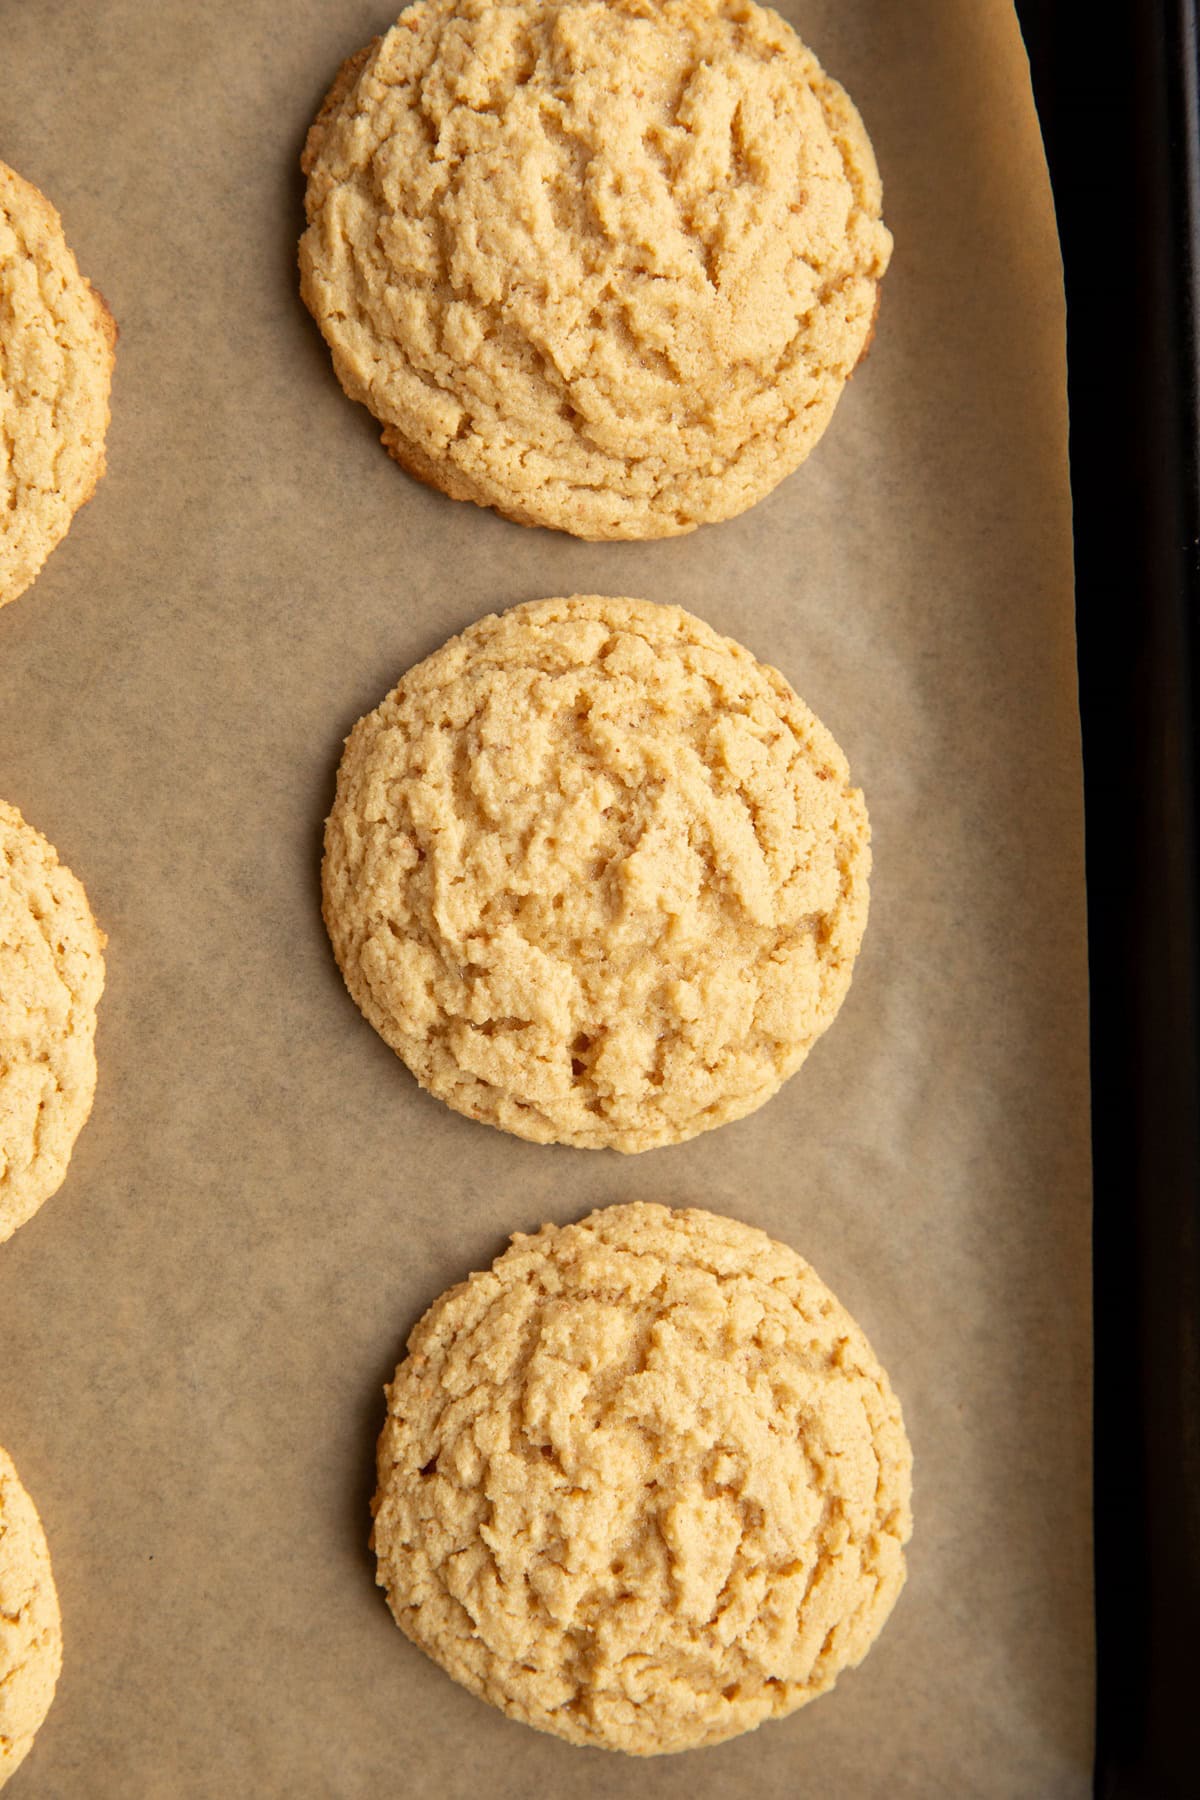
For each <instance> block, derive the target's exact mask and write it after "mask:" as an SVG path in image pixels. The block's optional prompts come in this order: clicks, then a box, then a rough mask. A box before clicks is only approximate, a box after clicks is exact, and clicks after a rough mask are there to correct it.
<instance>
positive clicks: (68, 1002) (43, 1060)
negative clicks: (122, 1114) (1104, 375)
mask: <svg viewBox="0 0 1200 1800" xmlns="http://www.w3.org/2000/svg"><path fill="white" fill-rule="evenodd" d="M104 942H105V939H104V933H103V932H102V931H101V930H100V929H99V927H98V926H97V924H96V921H95V920H94V919H93V917H92V915H91V911H90V909H89V907H88V903H87V895H86V894H85V893H84V891H83V888H82V886H81V884H80V883H79V882H78V881H77V880H76V878H75V876H74V875H72V873H71V871H70V869H67V868H64V867H63V865H62V864H61V863H60V862H59V860H58V853H57V851H55V850H54V848H53V847H52V845H50V844H48V843H47V842H46V840H45V838H44V837H43V836H42V835H41V833H40V832H37V831H35V830H34V829H33V827H32V826H31V825H27V824H26V823H25V821H24V819H23V818H22V817H21V815H20V813H19V812H18V811H17V809H16V808H15V807H14V806H7V805H5V803H4V802H3V801H0V1243H3V1242H4V1240H5V1238H8V1237H11V1236H12V1234H13V1232H14V1231H15V1230H16V1229H17V1226H18V1225H23V1224H24V1223H25V1221H26V1220H27V1219H29V1218H32V1216H33V1214H34V1213H35V1212H36V1211H37V1209H38V1207H39V1206H40V1205H41V1204H42V1202H43V1200H48V1199H49V1198H50V1196H51V1194H53V1193H55V1192H56V1191H57V1190H58V1188H60V1187H61V1186H62V1183H63V1179H64V1177H65V1176H66V1173H67V1164H68V1162H69V1161H70V1158H71V1151H72V1149H73V1148H74V1144H75V1139H76V1138H77V1137H78V1135H79V1133H80V1131H81V1129H82V1128H83V1125H84V1123H85V1122H86V1120H87V1116H88V1114H89V1113H90V1112H91V1110H92V1096H93V1095H94V1093H95V1091H96V1053H95V1047H94V1046H95V1035H96V1005H97V1002H98V1001H99V999H100V994H101V990H102V989H103V987H104V955H103V950H104Z"/></svg>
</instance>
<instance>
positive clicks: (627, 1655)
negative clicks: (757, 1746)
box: [372, 1206, 912, 1756]
mask: <svg viewBox="0 0 1200 1800" xmlns="http://www.w3.org/2000/svg"><path fill="white" fill-rule="evenodd" d="M408 1348H409V1355H408V1358H407V1359H406V1360H405V1361H404V1362H402V1363H401V1364H400V1366H399V1368H398V1369H397V1370H396V1375H395V1379H394V1380H393V1382H392V1385H391V1387H390V1388H389V1389H388V1390H387V1395H388V1418H387V1423H386V1425H385V1426H384V1429H383V1434H382V1436H381V1437H380V1440H379V1486H378V1491H377V1493H376V1496H375V1502H374V1515H375V1528H374V1533H373V1539H372V1541H373V1544H374V1548H375V1552H376V1555H377V1557H378V1564H379V1566H378V1580H379V1583H380V1585H381V1586H382V1587H385V1588H386V1589H387V1595H388V1604H389V1606H390V1607H391V1609H392V1612H393V1614H394V1616H395V1619H396V1622H397V1624H398V1625H399V1626H400V1627H401V1629H402V1630H403V1631H405V1632H406V1633H407V1634H408V1636H409V1637H410V1638H411V1639H412V1640H413V1642H414V1643H415V1644H417V1645H418V1646H419V1647H420V1648H421V1649H422V1650H424V1651H425V1653H426V1654H427V1655H428V1656H431V1657H433V1659H434V1661H435V1662H438V1663H440V1664H441V1666H442V1667H443V1668H444V1669H445V1670H446V1671H447V1672H448V1673H449V1674H451V1675H453V1677H454V1679H455V1680H456V1681H460V1682H461V1683H462V1684H463V1686H464V1687H467V1688H470V1690H471V1692H472V1693H474V1694H478V1695H479V1696H480V1698H481V1699H484V1700H489V1701H490V1702H491V1703H492V1705H493V1706H498V1707H500V1708H501V1710H502V1711H504V1712H506V1713H508V1714H509V1715H510V1716H511V1717H513V1718H515V1719H521V1720H523V1721H524V1722H525V1723H526V1724H528V1725H534V1726H536V1727H537V1728H538V1729H539V1730H541V1731H550V1732H554V1733H555V1734H556V1735H557V1736H559V1737H563V1738H567V1739H568V1740H569V1741H570V1742H571V1743H575V1744H593V1745H596V1746H598V1747H600V1748H601V1749H605V1750H625V1751H628V1752H630V1753H631V1754H633V1755H637V1756H654V1755H658V1754H660V1753H662V1752H664V1751H671V1750H689V1749H692V1748H694V1747H696V1746H699V1745H702V1744H717V1743H720V1742H721V1740H722V1739H724V1738H728V1737H733V1736H734V1735H735V1734H736V1733H737V1732H740V1731H748V1730H750V1729H752V1728H753V1727H754V1726H756V1725H758V1724H760V1723H761V1722H762V1721H763V1720H764V1719H770V1718H780V1717H782V1716H783V1715H784V1714H785V1713H790V1712H793V1711H794V1710H795V1709H796V1708H797V1707H798V1706H803V1705H804V1704H805V1703H806V1702H807V1701H809V1700H812V1699H814V1698H815V1697H816V1695H818V1694H822V1693H824V1692H825V1691H826V1689H828V1688H830V1687H832V1686H833V1683H834V1681H835V1680H836V1679H837V1676H838V1675H839V1673H840V1672H841V1671H842V1670H843V1669H845V1668H848V1667H851V1666H853V1665H854V1664H856V1663H858V1662H861V1660H862V1658H863V1657H864V1656H865V1655H866V1653H867V1651H868V1650H869V1649H870V1647H871V1645H872V1643H873V1642H874V1640H875V1638H876V1636H877V1634H878V1633H879V1631H880V1629H881V1628H882V1626H883V1624H884V1622H885V1620H886V1619H887V1616H888V1614H889V1613H890V1612H891V1609H892V1606H893V1604H894V1603H895V1600H896V1597H897V1595H898V1594H899V1592H900V1589H901V1586H902V1585H903V1582H904V1550H903V1546H904V1545H905V1543H906V1542H907V1541H908V1537H909V1534H910V1532H911V1529H912V1519H911V1514H910V1508H909V1495H910V1487H911V1473H912V1454H911V1451H910V1449H909V1445H908V1439H907V1437H906V1436H905V1432H904V1423H903V1420H902V1418H901V1414H900V1406H899V1403H898V1401H897V1400H896V1397H895V1395H894V1394H893V1393H892V1390H891V1387H890V1385H889V1383H888V1378H887V1376H886V1375H885V1374H884V1372H883V1370H882V1369H881V1368H880V1366H879V1364H878V1362H877V1361H876V1359H875V1356H874V1354H873V1352H872V1350H871V1347H870V1345H869V1344H868V1343H867V1340H866V1338H865V1337H864V1336H863V1334H862V1332H861V1331H860V1330H859V1328H858V1326H857V1325H856V1324H855V1323H854V1321H853V1320H852V1319H851V1318H850V1316H849V1314H848V1313H846V1312H845V1310H844V1309H843V1308H842V1307H841V1306H840V1305H839V1304H838V1302H837V1300H835V1299H834V1297H833V1295H832V1294H831V1293H830V1292H829V1290H828V1288H826V1287H825V1286H824V1284H823V1283H822V1282H821V1281H820V1279H819V1278H818V1277H817V1275H816V1274H815V1273H814V1271H813V1270H812V1269H811V1268H809V1266H808V1264H807V1263H805V1262H803V1261H801V1259H800V1257H798V1256H797V1255H795V1253H794V1252H793V1251H791V1250H789V1249H788V1248H787V1247H786V1246H785V1245H783V1244H777V1243H774V1242H772V1240H771V1239H770V1238H768V1237H766V1236H765V1235H764V1234H763V1233H762V1232H761V1231H755V1230H753V1229H752V1228H751V1227H750V1226H748V1225H741V1224H738V1223H737V1222H736V1221H735V1220H733V1219H725V1218H719V1217H717V1216H715V1215H714V1214H712V1213H708V1212H699V1211H687V1212H670V1211H668V1210H667V1209H666V1208H665V1207H662V1206H612V1207H608V1208H606V1209H604V1210H602V1211H599V1212H594V1213H592V1214H591V1215H590V1217H588V1218H586V1219H584V1220H583V1221H582V1223H580V1224H578V1225H570V1226H567V1227H566V1228H565V1229H560V1228H559V1227H557V1226H554V1225H544V1226H543V1227H542V1229H541V1230H540V1231H539V1232H538V1233H537V1234H536V1236H533V1237H524V1236H521V1235H520V1234H518V1235H517V1236H515V1237H514V1238H513V1240H512V1248H511V1249H510V1250H508V1251H506V1252H505V1254H504V1255H503V1256H501V1257H500V1258H499V1259H498V1260H497V1261H496V1262H495V1263H494V1264H493V1265H492V1268H491V1271H490V1272H489V1273H487V1274H475V1275H472V1276H471V1278H470V1280H469V1281H466V1282H464V1283H463V1284H462V1285H461V1286H459V1287H456V1288H452V1289H451V1290H450V1292H449V1293H447V1294H444V1295H443V1296H442V1298H441V1299H440V1300H438V1301H436V1302H435V1303H434V1305H433V1306H432V1307H430V1309H429V1311H428V1312H427V1313H426V1314H425V1317H424V1318H423V1319H422V1320H421V1322H420V1324H419V1325H418V1326H417V1327H416V1329H415V1331H414V1332H413V1334H412V1336H411V1338H410V1339H409V1344H408Z"/></svg>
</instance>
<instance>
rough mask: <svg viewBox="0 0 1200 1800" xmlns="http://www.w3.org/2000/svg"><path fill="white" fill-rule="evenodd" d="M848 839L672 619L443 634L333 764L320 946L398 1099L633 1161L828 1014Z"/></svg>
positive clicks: (753, 670) (789, 701) (767, 697)
mask: <svg viewBox="0 0 1200 1800" xmlns="http://www.w3.org/2000/svg"><path fill="white" fill-rule="evenodd" d="M869 844H870V833H869V828H868V825H867V815H866V809H865V807H864V805H863V798H862V795H861V793H859V791H858V790H857V789H856V788H854V787H852V786H851V785H850V774H849V770H848V769H847V766H846V759H845V757H844V756H843V755H842V753H841V751H840V750H839V749H838V747H837V745H836V744H835V743H834V741H833V739H832V737H831V736H830V735H829V733H828V732H827V731H826V730H825V728H824V727H823V726H822V725H821V724H819V723H818V721H817V720H816V719H815V718H814V717H813V715H812V714H811V713H810V712H809V710H808V708H807V707H806V706H805V705H804V703H803V701H801V700H799V699H798V698H797V697H796V695H795V694H794V693H793V691H792V689H791V688H790V687H789V686H788V684H787V682H786V681H785V680H784V679H783V676H782V675H780V674H779V673H778V672H777V671H776V670H774V669H771V668H766V667H764V666H763V665H762V664H760V663H757V662H756V661H755V660H754V658H753V657H752V656H751V654H750V652H749V651H748V650H743V649H742V648H741V646H740V645H738V644H735V643H733V642H731V641H730V639H728V638H722V637H718V635H717V633H716V632H715V631H712V630H711V629H710V628H709V627H708V626H707V625H705V624H703V623H702V622H701V621H700V620H699V619H696V618H693V617H692V616H691V614H689V613H686V612H682V611H681V610H680V609H679V608H678V607H673V606H656V605H653V604H651V603H650V602H648V601H645V600H613V599H604V598H601V597H599V596H595V595H592V596H576V597H575V598H574V599H571V600H542V601H537V602H534V603H531V604H529V605H526V606H517V607H514V608H513V609H512V610H511V611H510V612H506V613H502V614H500V615H499V617H495V616H493V617H490V618H486V619H483V620H481V621H480V622H479V623H478V624H476V625H472V626H471V627H470V629H469V630H467V631H465V632H464V633H463V634H462V636H461V637H457V638H452V639H451V641H450V642H449V643H448V644H446V645H444V646H443V648H442V649H440V650H438V651H436V652H435V653H434V655H433V656H431V657H429V658H428V659H427V660H426V661H425V662H423V663H420V664H418V666H417V667H416V668H415V669H410V670H409V672H408V674H407V675H406V676H405V677H404V678H403V680H402V681H401V682H400V685H399V686H398V687H397V688H396V690H395V692H394V693H392V694H390V695H389V696H388V698H387V699H386V700H385V701H384V702H383V704H382V705H381V706H379V707H377V708H376V710H375V711H374V712H373V713H370V714H368V715H367V717H366V718H364V719H360V721H359V723H358V724H357V725H356V726H355V728H354V730H353V732H352V733H351V734H350V737H349V738H348V739H347V741H346V750H345V754H344V755H343V757H342V764H341V768H340V770H339V773H338V783H337V796H336V799H335V802H334V807H333V812H332V814H331V816H330V819H329V822H328V825H327V827H326V833H325V862H324V871H323V885H324V910H325V921H326V924H327V926H328V928H329V934H330V937H331V939H332V940H333V947H334V951H335V954H336V956H337V959H338V962H339V964H340V965H341V969H342V973H343V974H344V976H345V978H346V985H347V986H348V987H349V989H350V992H351V994H353V996H354V998H355V1000H356V1001H357V1002H358V1004H359V1006H360V1007H361V1008H362V1010H363V1012H364V1013H365V1014H366V1016H367V1018H368V1019H369V1020H370V1021H371V1024H372V1025H374V1027H375V1029H376V1030H377V1031H378V1032H380V1034H381V1035H382V1036H383V1037H384V1038H386V1040H387V1042H388V1043H389V1044H390V1045H391V1046H392V1048H393V1049H394V1050H395V1051H396V1052H397V1053H398V1054H399V1055H400V1056H402V1057H403V1058H404V1061H405V1062H406V1063H407V1064H408V1066H409V1068H410V1069H411V1070H412V1071H413V1073H414V1075H415V1076H416V1077H417V1080H418V1081H419V1082H420V1083H421V1085H422V1086H423V1087H426V1088H428V1089H429V1090H430V1092H431V1093H433V1094H436V1095H437V1096H438V1098H439V1099H441V1100H445V1101H446V1103H447V1104H448V1105H450V1106H452V1107H454V1108H455V1110H456V1111H458V1112H462V1113H465V1114H466V1115H467V1116H468V1117H469V1118H473V1119H482V1120H484V1121H485V1122H486V1123H487V1124H489V1125H498V1126H500V1127H501V1128H502V1129H503V1130H505V1131H511V1132H514V1133H515V1134H516V1135H517V1136H518V1137H524V1138H532V1139H533V1140H534V1141H535V1142H537V1143H563V1144H575V1145H578V1146H580V1147H581V1148H585V1149H600V1148H603V1147H606V1146H607V1147H610V1148H612V1149H616V1150H649V1149H652V1148H653V1147H654V1146H656V1145H659V1144H673V1143H678V1142H680V1141H682V1140H683V1139H684V1138H689V1137H694V1136H695V1135H696V1133H697V1132H700V1131H705V1130H707V1129H708V1128H709V1127H711V1126H714V1125H721V1124H724V1123H725V1122H726V1121H727V1120H730V1119H737V1118H740V1117H742V1115H743V1114H745V1113H748V1112H752V1111H753V1110H754V1108H755V1107H757V1106H761V1105H762V1103H763V1101H764V1100H767V1099H769V1098H770V1096H771V1095H772V1094H773V1093H774V1092H775V1090H776V1089H777V1088H778V1087H779V1085H780V1083H781V1082H783V1081H784V1080H786V1078H787V1077H788V1076H789V1075H790V1074H792V1072H793V1071H794V1070H795V1069H796V1068H798V1067H799V1065H800V1063H801V1062H803V1060H804V1058H805V1056H806V1055H807V1053H808V1051H809V1049H810V1048H811V1046H812V1044H813V1043H814V1042H815V1040H816V1039H817V1038H818V1037H819V1036H820V1035H821V1033H822V1032H823V1031H824V1030H825V1028H826V1026H828V1025H829V1024H830V1022H831V1021H832V1019H833V1017H834V1015H835V1013H836V1012H837V1010H838V1008H839V1006H840V1005H841V1003H842V1000H843V998H844V997H845V994H846V990H847V988H848V987H849V985H850V976H851V971H852V968H853V964H854V958H855V955H856V953H857V951H858V947H859V944H860V942H861V939H862V935H863V929H864V926H865V924H866V918H867V876H868V872H869V869H870V861H871V856H870V848H869Z"/></svg>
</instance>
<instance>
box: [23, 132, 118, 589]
mask: <svg viewBox="0 0 1200 1800" xmlns="http://www.w3.org/2000/svg"><path fill="white" fill-rule="evenodd" d="M115 342H116V327H115V326H114V324H113V321H112V317H111V315H110V314H109V311H108V308H107V307H106V306H105V304H104V302H103V300H102V299H101V298H100V296H99V294H97V292H96V291H95V289H94V288H93V287H92V286H91V285H90V284H89V283H88V282H87V281H85V280H84V278H83V276H82V275H81V274H80V273H79V269H78V267H77V265H76V262H75V258H74V257H73V256H72V254H71V252H70V250H69V249H68V248H67V244H66V241H65V239H64V238H63V233H62V221H61V220H60V219H59V216H58V214H57V213H56V212H55V210H54V208H53V207H52V206H51V204H50V202H49V201H48V200H47V199H46V197H45V195H44V194H41V193H39V192H38V190H37V188H35V187H31V186H30V184H29V183H28V182H27V181H22V179H21V177H20V176H19V175H17V174H15V173H14V172H13V170H12V169H10V168H9V167H8V166H7V164H5V163H2V162H0V606H3V605H4V604H5V602H6V601H8V600H15V599H16V597H17V595H18V594H21V593H23V592H24V591H25V589H26V588H27V587H28V586H29V584H30V582H31V581H32V580H33V578H34V576H35V575H36V574H37V572H38V570H39V569H40V568H41V566H42V564H43V563H44V562H45V560H46V558H47V557H48V556H49V554H50V552H51V550H53V548H54V546H55V544H57V543H58V541H59V539H60V538H61V537H64V536H65V535H66V531H67V527H68V526H69V525H70V523H71V520H72V518H73V517H74V515H75V513H76V512H77V511H78V509H79V508H80V507H81V506H82V505H83V503H84V501H85V500H89V499H90V498H91V496H92V492H93V490H94V488H95V486H96V483H97V482H98V481H99V479H100V477H101V475H103V473H104V434H105V431H106V430H107V428H108V390H109V383H110V380H111V376H112V365H113V345H114V344H115Z"/></svg>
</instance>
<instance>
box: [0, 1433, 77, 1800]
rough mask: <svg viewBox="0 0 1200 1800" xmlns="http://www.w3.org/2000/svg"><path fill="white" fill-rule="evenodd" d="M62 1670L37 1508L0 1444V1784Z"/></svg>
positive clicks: (26, 1744)
mask: <svg viewBox="0 0 1200 1800" xmlns="http://www.w3.org/2000/svg"><path fill="white" fill-rule="evenodd" d="M61 1668H62V1620H61V1618H60V1616H59V1610H58V1595H57V1593H56V1592H55V1588H54V1576H53V1574H52V1573H51V1569H50V1552H49V1550H48V1549H47V1548H46V1536H45V1533H44V1532H43V1530H42V1522H41V1520H40V1519H39V1518H38V1515H37V1509H36V1508H35V1506H34V1504H33V1501H32V1500H31V1499H30V1498H29V1495H28V1494H27V1493H26V1492H25V1489H24V1488H23V1487H22V1486H21V1483H20V1480H19V1479H18V1476H17V1471H16V1470H15V1469H14V1468H13V1465H12V1460H11V1458H10V1457H9V1456H8V1455H7V1454H6V1452H5V1451H4V1450H3V1449H2V1448H0V1788H2V1787H3V1786H4V1784H5V1782H6V1781H7V1780H8V1779H9V1777H10V1776H11V1775H14V1774H15V1773H16V1771H17V1769H18V1768H19V1767H20V1765H21V1764H22V1763H23V1762H24V1760H25V1758H26V1757H27V1756H28V1754H29V1751H30V1749H31V1747H32V1745H33V1739H34V1734H35V1733H36V1732H37V1730H38V1728H39V1726H40V1725H41V1723H42V1720H43V1719H44V1718H45V1717H46V1714H47V1713H48V1712H49V1710H50V1702H51V1701H52V1700H53V1698H54V1689H55V1686H56V1684H57V1682H58V1676H59V1671H60V1669H61Z"/></svg>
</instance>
